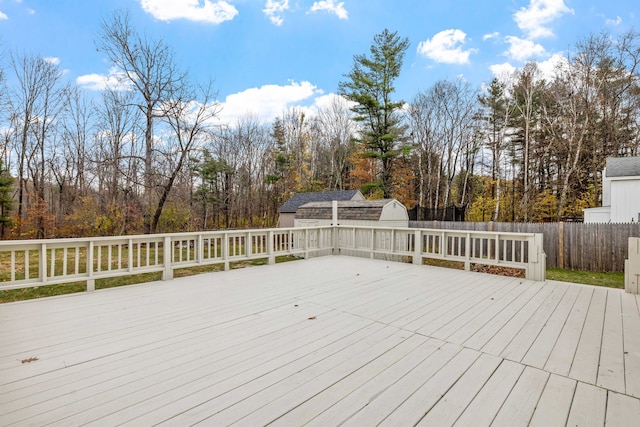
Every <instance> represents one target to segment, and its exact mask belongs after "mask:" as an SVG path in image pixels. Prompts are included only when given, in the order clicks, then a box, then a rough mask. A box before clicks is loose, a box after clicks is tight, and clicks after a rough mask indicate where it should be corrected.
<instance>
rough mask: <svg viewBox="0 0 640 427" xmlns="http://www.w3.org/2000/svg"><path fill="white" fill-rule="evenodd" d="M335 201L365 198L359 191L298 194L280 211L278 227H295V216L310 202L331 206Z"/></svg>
mask: <svg viewBox="0 0 640 427" xmlns="http://www.w3.org/2000/svg"><path fill="white" fill-rule="evenodd" d="M334 200H337V201H347V200H365V198H364V196H363V195H362V193H361V192H360V191H359V190H345V191H322V192H313V193H296V194H294V195H293V197H291V198H290V199H289V200H288V201H287V202H286V203H285V204H283V205H282V206H280V208H279V209H278V214H279V216H278V227H281V228H282V227H293V226H294V224H295V223H294V215H295V213H296V212H297V210H298V208H299V207H300V206H302V205H304V204H307V203H310V202H329V204H330V203H331V202H332V201H334Z"/></svg>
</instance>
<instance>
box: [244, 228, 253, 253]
mask: <svg viewBox="0 0 640 427" xmlns="http://www.w3.org/2000/svg"><path fill="white" fill-rule="evenodd" d="M252 246H253V242H252V241H251V232H250V231H248V232H247V234H246V235H245V236H244V254H245V256H246V257H247V258H250V257H251V252H253V248H252Z"/></svg>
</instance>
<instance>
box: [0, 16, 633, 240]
mask: <svg viewBox="0 0 640 427" xmlns="http://www.w3.org/2000/svg"><path fill="white" fill-rule="evenodd" d="M639 41H640V38H639V34H638V33H636V32H634V31H629V32H627V33H624V34H622V35H621V36H618V37H613V36H612V35H610V34H607V33H601V34H595V35H589V36H586V37H585V38H584V39H582V40H580V41H579V42H577V43H576V45H575V47H574V48H573V49H571V53H567V54H566V55H564V56H563V57H562V58H561V59H560V60H559V61H557V66H556V68H555V69H554V70H553V72H552V73H548V72H547V73H543V72H542V70H541V67H540V66H539V65H540V64H537V63H536V62H530V63H528V64H526V65H525V66H524V67H523V68H521V69H519V70H516V71H514V72H513V73H510V74H505V75H503V76H499V77H496V78H494V79H493V81H492V82H491V83H490V84H488V85H486V87H480V88H475V87H473V86H472V85H471V84H470V83H468V82H466V81H464V80H463V79H445V80H439V81H436V82H435V83H433V84H432V85H431V86H430V87H428V88H427V89H424V90H420V91H418V92H417V93H416V94H415V96H414V97H413V98H412V99H410V100H401V99H397V97H396V96H395V94H394V82H395V81H396V80H397V78H398V77H399V76H400V75H401V69H402V63H403V59H404V54H405V52H406V50H407V48H408V46H409V41H408V40H407V39H404V38H402V37H400V36H399V35H398V33H396V32H391V31H389V30H384V31H382V32H381V33H380V34H377V35H376V36H375V37H374V39H373V42H372V45H371V49H370V51H369V53H367V54H358V55H355V56H354V61H353V65H352V68H351V70H350V71H348V70H345V71H346V72H345V74H344V75H343V80H342V81H341V82H340V84H339V86H338V94H339V96H336V97H334V98H333V100H332V102H331V103H329V104H328V105H326V106H324V107H322V108H318V109H317V110H309V109H303V108H300V107H293V108H288V109H287V110H285V111H283V112H282V114H281V115H280V116H279V117H277V118H276V119H275V120H273V122H270V123H268V122H263V121H261V120H259V119H258V118H257V116H255V115H253V114H251V113H247V114H245V115H244V116H242V117H240V118H239V119H237V120H236V121H235V122H234V123H229V124H222V123H221V122H220V121H219V120H217V116H218V115H219V112H220V106H219V104H218V103H217V102H216V92H215V90H214V86H213V83H212V81H207V82H196V81H193V80H192V79H191V77H190V76H189V74H188V73H187V72H186V71H185V69H183V68H182V67H181V66H180V64H178V63H177V62H176V57H175V54H174V51H173V49H172V48H171V46H170V45H168V44H167V43H166V42H165V41H163V40H162V39H154V38H151V37H149V36H148V35H144V34H141V33H140V32H139V31H138V30H137V29H136V28H135V27H134V26H133V25H132V24H131V21H130V17H129V15H128V13H127V12H124V11H116V12H114V13H113V14H112V15H111V16H109V17H108V18H106V19H105V20H104V21H103V22H102V23H101V27H100V31H99V32H98V34H97V35H96V48H97V49H98V50H99V51H100V52H102V53H103V54H104V55H105V57H106V58H107V59H108V60H109V61H110V63H111V64H112V66H113V69H114V70H116V71H117V76H118V79H117V82H116V83H115V84H112V85H109V86H107V87H106V88H105V89H104V90H102V91H101V93H100V94H99V96H90V94H88V93H87V92H85V90H83V89H82V88H80V87H78V86H77V85H75V84H72V83H71V82H68V81H65V76H64V73H63V72H62V70H61V69H60V68H59V66H58V65H57V64H56V62H55V61H52V60H50V59H47V58H44V57H41V56H39V55H33V54H28V53H22V54H19V53H15V52H9V53H5V55H4V58H5V59H4V60H3V64H5V66H4V67H3V68H2V70H0V84H1V85H2V90H1V91H0V124H1V126H0V132H2V135H1V139H0V141H1V143H0V233H2V237H4V238H42V237H65V236H88V235H118V234H133V233H155V232H174V231H189V230H202V229H215V228H244V227H268V226H274V225H275V224H276V223H277V209H278V207H279V206H280V205H281V204H282V203H284V202H285V201H286V200H287V199H288V198H289V197H290V196H291V195H292V194H293V193H295V192H303V191H323V190H340V189H356V188H357V189H361V191H362V192H363V193H364V194H365V195H366V196H367V197H369V198H383V197H384V198H386V197H395V198H397V199H398V200H400V201H401V202H403V203H404V204H405V205H406V206H407V207H409V208H411V207H413V206H415V205H419V206H421V207H425V208H431V209H434V210H435V209H441V208H444V207H451V206H456V207H459V208H465V209H466V212H467V214H466V219H467V220H470V221H489V220H493V221H524V222H530V221H546V220H560V219H562V218H566V217H580V216H581V215H582V208H586V207H593V206H596V205H598V203H600V199H601V192H602V189H601V173H602V169H603V167H604V165H605V161H606V158H607V157H610V156H631V155H638V147H639V138H638V125H639V119H640V117H639V114H638V113H639V111H640V108H639V107H640V86H639V85H638V65H639V61H640V43H639ZM418 219H423V218H420V217H418Z"/></svg>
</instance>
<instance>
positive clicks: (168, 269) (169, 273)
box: [162, 236, 182, 280]
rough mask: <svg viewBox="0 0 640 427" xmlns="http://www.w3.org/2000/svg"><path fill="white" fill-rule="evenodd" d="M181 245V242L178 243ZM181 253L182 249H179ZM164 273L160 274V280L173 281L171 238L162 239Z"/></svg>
mask: <svg viewBox="0 0 640 427" xmlns="http://www.w3.org/2000/svg"><path fill="white" fill-rule="evenodd" d="M180 244H181V245H182V242H180ZM180 251H182V248H180ZM163 261H164V271H163V272H162V280H171V279H173V266H172V265H171V264H172V263H173V247H172V246H171V236H165V237H164V255H163Z"/></svg>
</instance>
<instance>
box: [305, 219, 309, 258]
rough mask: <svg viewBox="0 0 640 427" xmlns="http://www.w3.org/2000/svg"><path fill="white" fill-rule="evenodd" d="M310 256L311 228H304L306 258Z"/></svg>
mask: <svg viewBox="0 0 640 427" xmlns="http://www.w3.org/2000/svg"><path fill="white" fill-rule="evenodd" d="M307 258H309V229H308V228H306V227H305V229H304V259H307Z"/></svg>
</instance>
